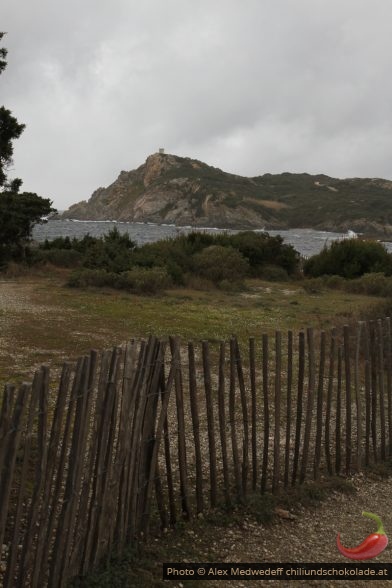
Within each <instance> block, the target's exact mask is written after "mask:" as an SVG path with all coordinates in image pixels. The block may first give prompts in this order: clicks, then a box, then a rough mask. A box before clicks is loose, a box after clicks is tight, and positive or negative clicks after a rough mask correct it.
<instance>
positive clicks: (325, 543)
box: [177, 475, 392, 588]
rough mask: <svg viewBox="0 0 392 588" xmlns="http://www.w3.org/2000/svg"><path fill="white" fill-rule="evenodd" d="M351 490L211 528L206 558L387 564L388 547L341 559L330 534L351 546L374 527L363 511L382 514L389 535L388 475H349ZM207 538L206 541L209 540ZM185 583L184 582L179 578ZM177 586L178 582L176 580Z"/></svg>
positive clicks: (391, 558) (391, 486)
mask: <svg viewBox="0 0 392 588" xmlns="http://www.w3.org/2000/svg"><path fill="white" fill-rule="evenodd" d="M352 482H353V484H354V486H355V489H356V491H355V493H353V494H350V495H347V494H341V493H338V492H334V493H333V494H332V495H331V496H330V497H329V498H328V499H327V500H325V501H324V502H322V503H319V504H318V505H317V507H314V508H306V509H300V510H299V511H298V512H296V517H295V518H292V519H290V518H279V520H278V522H277V523H276V524H273V525H271V526H268V527H265V526H263V525H260V524H258V523H257V522H255V521H254V520H252V519H251V518H250V519H249V520H244V522H243V525H242V526H240V527H238V526H233V527H229V528H227V527H225V528H223V527H222V528H217V529H216V532H214V533H212V534H209V538H208V542H209V545H205V547H206V549H207V548H208V550H209V561H211V555H213V556H214V561H216V562H290V563H294V564H295V563H297V564H298V567H300V562H315V563H328V562H330V563H341V564H346V563H358V564H359V565H360V566H361V567H362V566H366V564H367V563H388V564H391V563H392V553H391V547H390V546H388V547H387V548H386V550H385V551H384V552H383V553H382V554H381V555H380V556H379V557H377V558H375V559H373V560H370V561H369V562H353V561H352V560H348V559H346V558H344V557H343V556H342V555H341V554H340V553H339V552H338V550H337V548H336V535H337V533H338V532H340V533H341V541H342V543H343V544H344V545H346V546H348V547H350V546H351V547H353V546H355V545H357V544H359V543H360V542H362V540H363V539H364V538H365V537H366V536H367V535H368V534H370V533H372V532H375V530H376V528H375V523H373V522H372V521H371V520H370V519H368V518H365V517H363V516H362V515H361V513H362V511H363V510H366V511H370V512H374V513H377V514H379V515H380V516H381V517H382V520H383V523H384V527H385V530H386V533H387V534H388V531H389V532H390V533H391V536H392V508H391V506H392V479H383V480H381V479H369V478H366V477H364V476H362V475H357V476H355V477H354V478H353V479H352ZM194 539H195V541H196V542H199V541H200V544H201V546H202V545H203V543H204V541H203V536H202V534H200V536H197V532H196V535H195V537H194ZM211 540H212V544H211ZM201 584H202V585H205V586H208V588H210V587H211V588H213V587H214V588H215V587H220V588H223V586H224V585H225V584H226V582H225V581H213V580H212V581H209V582H201ZM183 585H184V586H185V587H186V582H183ZM228 585H229V586H233V587H236V588H240V587H248V588H251V587H252V588H253V587H255V588H256V587H261V586H263V587H264V586H272V585H276V586H318V587H329V586H336V585H337V586H340V587H346V586H347V587H352V588H353V587H354V586H365V585H366V586H374V587H375V586H379V587H380V588H381V587H387V586H391V585H392V581H387V580H377V581H376V580H373V581H371V580H369V579H367V580H365V581H359V580H333V581H332V580H329V581H328V580H317V581H315V580H311V579H309V580H306V581H302V580H298V581H292V582H285V581H273V580H271V581H264V580H248V581H231V582H230V583H228ZM177 586H178V584H177Z"/></svg>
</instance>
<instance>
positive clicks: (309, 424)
mask: <svg viewBox="0 0 392 588" xmlns="http://www.w3.org/2000/svg"><path fill="white" fill-rule="evenodd" d="M307 340H308V358H309V380H308V403H307V408H306V420H305V433H304V445H303V455H302V464H301V472H300V478H299V481H300V483H301V484H302V483H303V482H304V480H305V477H306V470H307V466H308V455H309V445H310V432H311V428H312V415H313V401H314V388H315V365H314V364H315V359H314V338H313V329H312V328H311V327H309V328H308V329H307Z"/></svg>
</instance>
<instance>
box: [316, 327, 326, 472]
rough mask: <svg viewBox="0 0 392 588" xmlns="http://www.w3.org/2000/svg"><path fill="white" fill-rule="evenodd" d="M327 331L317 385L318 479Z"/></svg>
mask: <svg viewBox="0 0 392 588" xmlns="http://www.w3.org/2000/svg"><path fill="white" fill-rule="evenodd" d="M325 346H326V336H325V331H321V337H320V364H319V377H318V386H317V417H316V419H317V420H316V443H315V449H314V468H313V477H314V479H315V480H318V479H319V477H320V460H321V438H322V434H323V404H324V369H325Z"/></svg>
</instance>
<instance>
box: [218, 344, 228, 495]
mask: <svg viewBox="0 0 392 588" xmlns="http://www.w3.org/2000/svg"><path fill="white" fill-rule="evenodd" d="M218 409H219V430H220V439H221V447H222V468H223V484H224V494H225V500H226V505H227V506H229V505H230V504H231V500H230V477H229V466H228V455H227V440H226V397H225V344H224V343H223V342H221V344H220V349H219V384H218Z"/></svg>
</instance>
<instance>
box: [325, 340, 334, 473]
mask: <svg viewBox="0 0 392 588" xmlns="http://www.w3.org/2000/svg"><path fill="white" fill-rule="evenodd" d="M335 355H336V329H332V332H331V346H330V351H329V370H328V392H327V409H326V414H325V459H326V463H327V471H328V474H329V475H330V476H332V474H333V469H332V460H331V447H330V429H331V413H332V394H333V388H334V377H335Z"/></svg>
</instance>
